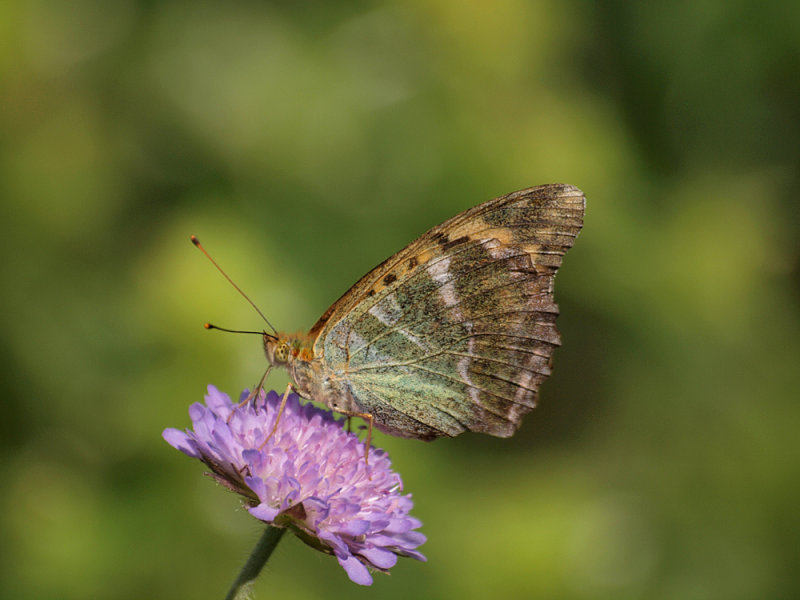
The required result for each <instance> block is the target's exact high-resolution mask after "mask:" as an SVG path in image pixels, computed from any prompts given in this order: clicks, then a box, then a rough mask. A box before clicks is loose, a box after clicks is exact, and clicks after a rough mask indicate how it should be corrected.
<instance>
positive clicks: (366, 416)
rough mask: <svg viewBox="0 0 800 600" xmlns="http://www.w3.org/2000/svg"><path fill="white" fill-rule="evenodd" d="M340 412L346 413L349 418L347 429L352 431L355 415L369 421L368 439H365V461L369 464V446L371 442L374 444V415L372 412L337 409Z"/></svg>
mask: <svg viewBox="0 0 800 600" xmlns="http://www.w3.org/2000/svg"><path fill="white" fill-rule="evenodd" d="M337 412H339V413H340V414H342V415H344V416H345V417H346V418H347V431H348V433H349V432H350V419H352V418H353V417H360V418H362V419H364V420H365V421H366V422H367V439H366V441H365V445H366V446H365V448H364V462H365V463H366V464H367V465H369V448H370V444H372V422H373V420H374V417H373V416H372V413H357V412H342V411H337Z"/></svg>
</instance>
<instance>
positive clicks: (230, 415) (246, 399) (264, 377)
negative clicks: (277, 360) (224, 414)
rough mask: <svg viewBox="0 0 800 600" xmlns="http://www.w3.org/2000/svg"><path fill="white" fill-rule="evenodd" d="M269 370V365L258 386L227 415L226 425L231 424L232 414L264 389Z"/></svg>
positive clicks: (270, 367) (270, 368)
mask: <svg viewBox="0 0 800 600" xmlns="http://www.w3.org/2000/svg"><path fill="white" fill-rule="evenodd" d="M271 370H272V365H270V366H268V367H267V370H266V371H264V375H262V376H261V381H259V382H258V385H257V386H256V387H255V389H254V390H253V391H252V392H250V393H249V394H247V398H245V399H244V400H242V401H241V402H239V403H238V404H237V405H236V408H234V409H233V410H232V411H231V414H229V415H228V419H227V421H226V422H227V423H230V422H231V417H233V413H234V412H236V411H237V410H239V409H240V408H242V407H243V406H244V405H245V404H247V403H248V402H250V401H251V400H253V399H254V398H258V395H259V394H260V393H261V390H263V389H264V382H265V381H266V380H267V375H269V372H270V371H271Z"/></svg>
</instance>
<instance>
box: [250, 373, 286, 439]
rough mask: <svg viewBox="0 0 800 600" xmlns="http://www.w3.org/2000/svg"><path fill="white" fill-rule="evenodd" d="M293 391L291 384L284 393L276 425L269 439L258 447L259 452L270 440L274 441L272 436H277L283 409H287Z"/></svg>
mask: <svg viewBox="0 0 800 600" xmlns="http://www.w3.org/2000/svg"><path fill="white" fill-rule="evenodd" d="M291 391H292V384H291V383H289V384H288V385H287V386H286V391H285V392H283V397H282V398H281V405H280V408H278V414H277V416H276V417H275V425H273V426H272V431H270V432H269V435H268V436H267V439H265V440H264V443H262V444H261V445H260V446H259V447H258V449H259V450H261V449H262V448H263V447H264V446H266V445H267V442H268V441H270V439H272V436H273V435H275V432H276V431H277V430H278V423H280V421H281V415H282V414H283V409H284V408H286V400H287V399H288V398H289V392H291Z"/></svg>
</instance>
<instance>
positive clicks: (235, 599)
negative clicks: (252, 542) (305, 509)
mask: <svg viewBox="0 0 800 600" xmlns="http://www.w3.org/2000/svg"><path fill="white" fill-rule="evenodd" d="M285 532H286V529H284V528H283V527H272V526H271V525H267V528H266V529H265V530H264V533H263V535H262V536H261V539H260V540H258V544H256V547H255V548H253V553H252V554H251V555H250V558H248V559H247V562H246V563H245V564H244V566H243V567H242V570H241V571H240V572H239V576H238V577H237V578H236V581H234V582H233V585H232V586H231V589H230V590H228V595H227V596H225V600H241V599H244V598H247V597H248V593H249V589H250V586H251V585H252V584H253V582H254V581H255V579H256V577H258V574H259V573H260V572H261V569H263V568H264V565H265V564H267V560H268V559H269V557H270V555H271V554H272V551H273V550H275V546H277V545H278V542H279V541H280V540H281V537H282V536H283V534H284V533H285Z"/></svg>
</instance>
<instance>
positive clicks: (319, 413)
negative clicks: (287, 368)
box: [163, 386, 425, 585]
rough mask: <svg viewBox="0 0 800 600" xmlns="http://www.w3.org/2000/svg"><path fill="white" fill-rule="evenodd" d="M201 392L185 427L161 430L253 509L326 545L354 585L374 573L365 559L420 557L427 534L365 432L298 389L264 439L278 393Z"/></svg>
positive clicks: (378, 566) (379, 563)
mask: <svg viewBox="0 0 800 600" xmlns="http://www.w3.org/2000/svg"><path fill="white" fill-rule="evenodd" d="M246 397H247V392H246V391H245V392H243V393H242V399H243V400H244V399H245V398H246ZM205 400H206V403H205V405H203V404H200V403H196V404H193V405H192V406H191V407H190V408H189V416H190V417H191V419H192V425H193V429H192V430H186V431H185V432H183V431H179V430H177V429H172V428H170V429H165V430H164V433H163V435H164V439H165V440H166V441H167V442H168V443H169V444H171V445H172V446H174V447H175V448H177V449H178V450H180V451H181V452H183V453H184V454H186V455H188V456H191V457H193V458H197V459H200V460H201V461H202V462H204V463H205V464H206V465H207V466H208V467H209V469H211V473H212V475H213V477H214V478H215V479H216V480H217V481H218V482H219V483H221V484H222V485H224V486H226V487H228V488H229V489H232V490H234V491H236V492H237V493H239V494H241V495H242V496H244V497H245V499H246V501H247V504H248V511H249V512H250V514H251V515H253V516H254V517H256V518H257V519H260V520H262V521H264V522H266V523H269V524H270V525H273V526H276V527H286V528H289V529H291V530H292V531H294V532H295V533H296V534H297V535H298V537H300V539H302V540H303V541H304V542H306V543H307V544H309V545H311V546H313V547H314V548H317V549H318V550H321V551H323V552H326V553H329V554H333V555H334V556H336V559H337V560H338V561H339V564H340V565H341V566H342V567H343V568H344V569H345V571H346V572H347V575H348V576H349V577H350V579H351V580H353V581H354V582H356V583H359V584H361V585H370V584H371V583H372V576H371V575H370V573H369V570H368V569H367V567H369V568H370V569H375V570H379V571H384V572H385V571H387V570H388V569H389V568H391V567H392V566H394V564H395V563H396V562H397V557H398V556H410V557H412V558H416V559H417V560H425V557H424V556H423V555H422V554H420V553H419V552H417V550H416V548H417V547H419V546H420V545H422V544H423V543H424V542H425V536H424V535H423V534H421V533H419V532H417V531H414V530H415V529H417V528H419V527H420V526H421V525H422V524H421V523H420V521H419V520H417V519H415V518H414V517H411V516H409V514H408V513H409V511H410V510H411V507H412V506H413V503H412V501H411V496H410V495H403V494H401V493H400V491H401V490H402V486H403V482H402V481H401V479H400V476H399V475H398V474H397V473H395V472H394V471H392V470H391V468H390V467H391V463H390V461H389V456H388V455H387V454H386V453H385V452H384V451H383V450H377V449H374V448H371V449H370V452H369V464H367V461H365V460H364V456H365V447H364V444H363V442H361V441H360V440H359V439H358V437H357V436H356V435H355V434H352V433H348V432H346V431H345V430H344V429H343V428H342V421H338V420H336V419H335V418H334V417H333V415H332V413H330V412H329V411H325V410H322V409H319V408H317V407H315V406H313V405H312V404H301V403H300V402H299V400H298V398H297V396H295V395H290V396H289V398H288V400H287V402H286V407H285V409H284V411H283V414H282V415H281V417H280V419H279V420H278V426H277V429H276V430H275V433H274V435H273V436H272V437H271V438H269V439H267V437H268V436H269V434H270V432H271V431H272V429H273V427H274V425H275V417H276V415H277V413H278V408H279V405H280V402H281V397H280V396H279V395H278V394H277V393H275V392H270V393H269V394H264V393H263V392H261V394H260V395H259V396H258V398H256V399H255V400H254V401H252V402H244V403H242V404H238V405H235V404H233V403H232V402H231V399H230V398H229V397H228V396H227V395H226V394H223V393H222V392H220V391H219V390H217V389H216V388H215V387H213V386H209V387H208V395H207V396H206V397H205ZM264 440H267V442H266V444H265V443H264Z"/></svg>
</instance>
